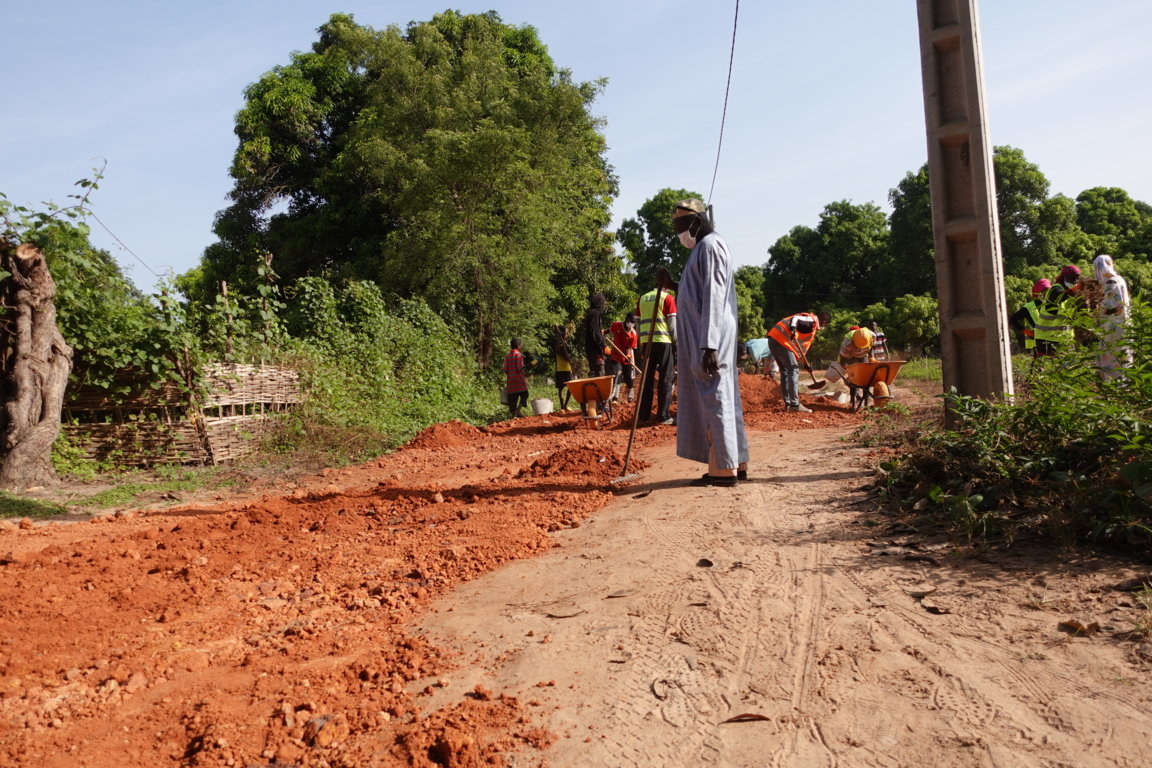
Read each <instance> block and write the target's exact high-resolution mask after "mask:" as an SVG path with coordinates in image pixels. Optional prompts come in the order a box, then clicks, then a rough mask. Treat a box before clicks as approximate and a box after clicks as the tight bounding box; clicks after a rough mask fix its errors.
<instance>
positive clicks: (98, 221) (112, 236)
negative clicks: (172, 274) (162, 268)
mask: <svg viewBox="0 0 1152 768" xmlns="http://www.w3.org/2000/svg"><path fill="white" fill-rule="evenodd" d="M84 212H85V213H86V214H87V215H89V216H91V217H92V219H93V220H94V221H95V222H96V223H97V224H99V225H100V226H101V227H103V228H104V231H105V232H107V233H108V234H109V236H111V238H112V239H113V240H115V241H116V242H117V243H119V244H120V247H121V248H123V249H124V250H126V251H128V253H129V254H131V255H132V258H134V259H136V261H138V262H140V263H141V264H143V265H144V269H146V270H148V271H149V272H151V273H152V275H153V276H154V277H155V278H156V279H157V280H159V279H160V275H158V274H157V273H156V270H154V269H152V267H150V266H148V265H147V264H146V263H145V262H144V259H142V258H140V257H139V256H137V255H136V253H135V252H134V251H133V250H132V249H131V248H129V247H128V246H126V245H124V241H123V240H121V239H120V238H118V237H117V236H116V233H115V232H113V231H112V230H111V229H109V228H108V225H107V224H105V223H104V222H102V221H100V219H99V217H97V216H96V214H94V213H92V211H91V209H87V210H85V211H84Z"/></svg>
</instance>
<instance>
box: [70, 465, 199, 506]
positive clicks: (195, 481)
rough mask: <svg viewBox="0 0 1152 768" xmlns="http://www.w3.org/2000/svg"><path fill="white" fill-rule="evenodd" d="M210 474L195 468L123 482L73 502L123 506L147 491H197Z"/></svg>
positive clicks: (74, 504)
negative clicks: (156, 478)
mask: <svg viewBox="0 0 1152 768" xmlns="http://www.w3.org/2000/svg"><path fill="white" fill-rule="evenodd" d="M207 480H208V475H207V474H204V473H197V472H195V471H193V470H184V471H182V472H180V473H178V474H177V475H176V476H174V477H170V478H169V479H161V480H160V481H159V482H154V483H152V482H147V483H121V484H120V485H117V486H115V487H113V488H109V489H108V490H106V491H100V492H99V493H95V494H93V495H91V496H88V497H87V498H83V499H78V500H76V501H73V502H72V506H75V507H97V508H105V507H122V506H125V505H128V504H131V503H133V502H134V501H135V500H136V499H137V498H138V497H139V496H141V495H143V494H146V493H173V492H176V491H185V492H187V491H197V490H199V489H201V488H203V487H204V485H205V484H206V482H207Z"/></svg>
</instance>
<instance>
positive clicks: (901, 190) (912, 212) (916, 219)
mask: <svg viewBox="0 0 1152 768" xmlns="http://www.w3.org/2000/svg"><path fill="white" fill-rule="evenodd" d="M888 202H889V204H891V206H892V214H891V215H890V216H889V217H888V226H889V229H890V230H891V237H890V239H889V245H888V247H889V255H890V258H889V260H888V261H887V263H886V265H885V269H884V270H883V285H884V286H885V287H886V288H887V289H889V290H891V291H892V295H902V294H905V293H925V292H932V293H935V291H936V263H935V252H936V251H935V245H934V243H933V239H932V237H933V236H932V200H931V195H930V193H929V189H928V165H927V163H925V164H924V165H922V166H921V167H920V170H919V171H917V172H916V173H912V172H911V171H909V172H908V173H906V174H905V175H904V178H903V179H901V180H900V183H899V184H897V185H896V187H895V188H893V189H890V190H888Z"/></svg>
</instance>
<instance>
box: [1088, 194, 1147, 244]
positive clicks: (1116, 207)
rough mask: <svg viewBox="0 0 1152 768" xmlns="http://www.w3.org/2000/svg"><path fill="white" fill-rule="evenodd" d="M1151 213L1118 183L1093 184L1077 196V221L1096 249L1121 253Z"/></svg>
mask: <svg viewBox="0 0 1152 768" xmlns="http://www.w3.org/2000/svg"><path fill="white" fill-rule="evenodd" d="M1149 222H1152V215H1149V214H1147V213H1145V212H1144V211H1143V210H1141V208H1140V206H1139V204H1138V201H1136V200H1133V199H1132V198H1131V197H1130V196H1129V195H1128V193H1127V192H1125V191H1124V190H1123V189H1120V188H1119V187H1092V188H1091V189H1086V190H1084V191H1083V192H1081V193H1080V194H1079V195H1077V196H1076V223H1077V224H1079V225H1080V229H1082V230H1084V232H1085V234H1087V235H1089V236H1090V237H1091V238H1092V245H1093V248H1092V250H1093V251H1095V252H1096V253H1109V254H1121V253H1123V252H1124V250H1125V246H1126V245H1127V244H1128V243H1129V242H1130V241H1131V240H1132V239H1133V237H1134V236H1135V235H1136V234H1137V233H1138V232H1139V231H1140V230H1141V228H1142V227H1144V226H1145V225H1146V224H1148V223H1149Z"/></svg>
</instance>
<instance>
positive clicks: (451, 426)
mask: <svg viewBox="0 0 1152 768" xmlns="http://www.w3.org/2000/svg"><path fill="white" fill-rule="evenodd" d="M482 434H483V433H482V432H481V431H480V430H479V429H477V428H476V427H474V426H472V425H471V424H466V423H464V422H463V421H446V422H444V423H443V424H433V425H432V426H430V427H428V428H427V429H425V430H424V431H422V432H420V434H418V435H416V437H414V438H412V440H411V441H410V442H409V443H408V447H409V448H426V449H431V450H438V449H441V448H454V447H456V446H460V445H466V444H467V443H470V442H474V441H475V440H476V439H477V438H479V437H480V436H481V435H482Z"/></svg>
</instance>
